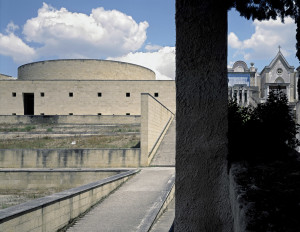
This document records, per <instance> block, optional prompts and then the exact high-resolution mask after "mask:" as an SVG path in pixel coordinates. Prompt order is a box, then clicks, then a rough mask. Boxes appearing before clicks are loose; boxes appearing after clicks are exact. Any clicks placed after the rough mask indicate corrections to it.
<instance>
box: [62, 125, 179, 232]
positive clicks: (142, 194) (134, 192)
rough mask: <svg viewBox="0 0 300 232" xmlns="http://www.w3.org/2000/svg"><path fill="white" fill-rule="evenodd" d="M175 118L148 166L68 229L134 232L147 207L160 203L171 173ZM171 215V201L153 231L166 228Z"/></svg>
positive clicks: (171, 217)
mask: <svg viewBox="0 0 300 232" xmlns="http://www.w3.org/2000/svg"><path fill="white" fill-rule="evenodd" d="M175 130H176V123H175V120H174V121H173V122H172V124H171V126H170V128H169V130H168V131H167V133H166V135H165V137H164V139H163V141H162V143H161V144H160V146H159V148H158V150H157V153H156V155H155V157H154V159H153V161H152V163H151V165H152V166H157V167H149V168H143V169H142V170H141V172H140V173H138V174H137V175H135V176H134V177H132V178H131V179H130V180H128V181H127V182H126V183H125V184H124V185H122V186H121V187H120V188H119V189H118V190H117V191H116V192H114V193H113V194H111V195H110V196H109V197H108V198H106V199H105V200H104V201H103V202H102V203H101V204H99V205H98V206H96V207H95V208H93V209H92V210H91V211H90V212H89V213H87V214H86V215H85V216H84V217H83V218H81V219H79V220H78V221H77V222H76V223H75V224H74V225H73V226H72V227H70V228H69V229H68V230H67V231H68V232H100V231H101V232H110V231H111V232H124V231H126V232H131V231H137V230H138V229H139V228H140V227H141V225H142V223H144V222H145V220H147V219H149V215H150V214H151V212H152V211H151V210H152V209H153V208H155V206H157V205H158V203H159V202H161V197H162V195H163V193H165V192H166V191H167V189H166V186H167V184H168V183H169V182H170V180H171V179H172V178H173V177H174V175H175V168H174V167H163V166H175V142H176V141H175ZM174 215H175V203H174V201H172V202H171V204H170V207H169V208H168V210H167V211H166V212H165V213H164V214H163V215H162V216H161V218H160V220H158V221H157V222H156V224H155V225H154V226H153V231H159V232H164V231H166V232H167V231H169V228H170V227H171V225H172V223H173V220H174Z"/></svg>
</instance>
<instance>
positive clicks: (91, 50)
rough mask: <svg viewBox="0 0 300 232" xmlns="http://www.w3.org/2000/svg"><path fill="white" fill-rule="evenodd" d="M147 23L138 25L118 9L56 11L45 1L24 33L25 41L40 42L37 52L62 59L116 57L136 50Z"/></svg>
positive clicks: (140, 44) (64, 9)
mask: <svg viewBox="0 0 300 232" xmlns="http://www.w3.org/2000/svg"><path fill="white" fill-rule="evenodd" d="M147 27H148V23H147V22H146V21H145V22H140V23H139V24H137V23H136V22H135V21H134V20H133V19H132V17H131V16H128V15H126V14H123V13H122V12H120V11H117V10H107V11H106V10H104V8H102V7H100V8H97V9H93V10H92V13H91V14H90V15H86V14H82V13H73V12H70V11H68V10H67V9H66V8H61V9H60V10H57V9H55V8H53V7H51V6H49V5H47V4H46V3H43V6H42V8H40V9H39V10H38V15H37V17H35V18H32V19H29V20H27V22H26V24H25V25H24V30H23V33H24V35H25V39H26V40H27V41H28V42H36V43H40V44H41V45H42V46H41V48H39V49H38V50H37V52H38V53H39V55H41V56H45V55H48V56H49V55H56V56H57V55H58V56H59V57H64V58H78V57H80V58H82V57H87V58H100V57H106V56H119V55H124V54H127V53H128V52H131V51H136V50H137V49H139V48H140V47H141V46H142V45H143V43H144V41H145V40H146V38H147V36H146V29H147Z"/></svg>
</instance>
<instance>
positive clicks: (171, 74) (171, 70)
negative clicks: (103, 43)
mask: <svg viewBox="0 0 300 232" xmlns="http://www.w3.org/2000/svg"><path fill="white" fill-rule="evenodd" d="M107 59H108V60H117V61H123V62H129V63H133V64H138V65H141V66H144V67H147V68H150V69H152V70H153V71H154V72H155V74H156V79H157V80H171V79H173V80H174V79H175V47H163V48H161V49H159V50H158V51H155V52H134V53H133V52H130V53H129V54H127V55H125V56H121V57H109V58H107Z"/></svg>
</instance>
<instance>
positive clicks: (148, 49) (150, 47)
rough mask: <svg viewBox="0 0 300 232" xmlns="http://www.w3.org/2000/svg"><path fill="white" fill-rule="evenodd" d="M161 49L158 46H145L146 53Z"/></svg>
mask: <svg viewBox="0 0 300 232" xmlns="http://www.w3.org/2000/svg"><path fill="white" fill-rule="evenodd" d="M161 48H163V47H162V46H160V45H155V44H154V45H152V44H147V45H146V46H145V49H146V50H147V51H157V50H159V49H161Z"/></svg>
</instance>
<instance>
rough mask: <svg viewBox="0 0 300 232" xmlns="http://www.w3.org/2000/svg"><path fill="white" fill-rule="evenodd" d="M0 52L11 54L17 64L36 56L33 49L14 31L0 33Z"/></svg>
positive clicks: (6, 54)
mask: <svg viewBox="0 0 300 232" xmlns="http://www.w3.org/2000/svg"><path fill="white" fill-rule="evenodd" d="M0 54H1V55H5V56H11V57H12V58H13V60H14V61H15V62H16V63H18V64H21V63H27V62H30V61H32V60H33V58H34V57H35V56H36V53H35V50H34V49H33V48H31V47H29V46H28V45H27V44H25V43H24V42H23V41H22V40H21V39H20V38H19V37H17V36H16V35H15V34H14V33H10V34H8V35H3V34H1V33H0Z"/></svg>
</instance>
